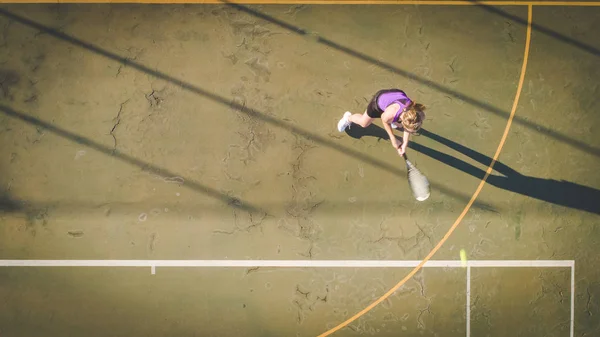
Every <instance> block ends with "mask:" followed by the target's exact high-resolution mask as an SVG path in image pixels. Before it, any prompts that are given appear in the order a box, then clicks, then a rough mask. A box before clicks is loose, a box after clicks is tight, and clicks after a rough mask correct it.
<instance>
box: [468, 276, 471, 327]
mask: <svg viewBox="0 0 600 337" xmlns="http://www.w3.org/2000/svg"><path fill="white" fill-rule="evenodd" d="M467 337H471V267H470V266H467Z"/></svg>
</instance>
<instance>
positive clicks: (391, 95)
mask: <svg viewBox="0 0 600 337" xmlns="http://www.w3.org/2000/svg"><path fill="white" fill-rule="evenodd" d="M394 103H398V104H399V105H400V109H399V110H398V112H396V115H395V116H394V120H393V121H392V123H396V122H398V120H399V119H400V115H402V112H403V110H404V109H406V107H408V106H409V105H410V103H411V100H410V98H408V96H406V94H405V93H404V91H393V92H386V93H383V94H381V95H379V97H378V98H377V105H378V106H379V109H381V110H385V109H386V108H387V107H388V106H390V105H392V104H394Z"/></svg>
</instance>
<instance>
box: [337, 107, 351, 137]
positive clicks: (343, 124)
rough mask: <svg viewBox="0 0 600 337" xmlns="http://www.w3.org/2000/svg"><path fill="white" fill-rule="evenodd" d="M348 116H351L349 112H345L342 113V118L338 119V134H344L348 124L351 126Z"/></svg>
mask: <svg viewBox="0 0 600 337" xmlns="http://www.w3.org/2000/svg"><path fill="white" fill-rule="evenodd" d="M350 116H352V113H351V112H350V111H346V112H345V113H344V117H342V119H340V121H339V122H338V125H337V128H338V131H339V132H344V130H346V128H347V127H349V126H350V124H352V122H351V121H350Z"/></svg>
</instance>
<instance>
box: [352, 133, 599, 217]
mask: <svg viewBox="0 0 600 337" xmlns="http://www.w3.org/2000/svg"><path fill="white" fill-rule="evenodd" d="M346 133H347V134H348V135H349V136H350V137H352V138H356V139H360V138H362V137H376V138H379V139H381V140H389V137H388V135H387V133H386V132H385V130H384V129H383V128H381V127H379V126H377V125H374V124H371V125H369V126H368V127H366V128H361V127H360V126H358V125H352V127H351V128H350V129H349V130H347V131H346ZM419 133H420V135H421V136H423V137H427V138H429V139H431V140H434V141H436V142H438V143H440V144H443V145H445V146H447V147H448V148H450V149H452V150H455V151H457V152H459V153H462V154H463V155H465V156H468V157H469V158H471V159H473V160H475V161H477V162H479V163H480V164H482V165H485V166H489V165H490V163H491V162H492V158H491V157H489V156H486V155H484V154H482V153H480V152H478V151H475V150H473V149H471V148H468V147H466V146H464V145H462V144H458V143H456V142H454V141H452V140H450V139H448V138H446V137H443V136H440V135H438V134H435V133H433V132H431V131H429V130H426V129H421V130H420V132H419ZM396 138H397V139H399V140H401V138H400V137H396ZM408 147H409V148H411V149H413V150H414V151H417V152H420V153H422V154H424V155H427V156H429V157H431V158H433V159H435V160H438V161H440V162H442V163H444V164H446V165H448V166H450V167H452V168H455V169H457V170H460V171H462V172H464V173H467V174H469V175H471V176H473V177H476V178H478V179H483V177H484V176H485V170H482V169H480V168H478V167H475V166H473V165H471V164H469V163H467V162H465V161H463V160H460V159H458V158H456V157H454V156H451V155H449V154H446V153H443V152H440V151H438V150H435V149H432V148H430V147H428V146H425V145H421V144H419V143H416V142H414V141H411V142H410V143H409V144H408ZM494 171H495V172H497V173H499V174H491V175H490V176H489V177H488V178H487V183H488V184H490V185H492V186H494V187H497V188H501V189H503V190H506V191H511V192H514V193H518V194H521V195H525V196H528V197H531V198H534V199H538V200H541V201H545V202H549V203H552V204H555V205H560V206H564V207H568V208H572V209H577V210H581V211H586V212H589V213H593V214H600V190H598V189H595V188H592V187H589V186H585V185H580V184H577V183H573V182H570V181H566V180H556V179H545V178H538V177H533V176H527V175H523V174H521V173H519V172H517V171H516V170H514V169H512V168H510V167H509V166H507V165H505V164H504V163H502V162H500V161H497V162H496V163H495V164H494Z"/></svg>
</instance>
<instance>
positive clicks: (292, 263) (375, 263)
mask: <svg viewBox="0 0 600 337" xmlns="http://www.w3.org/2000/svg"><path fill="white" fill-rule="evenodd" d="M420 263H421V261H420V260H383V261H382V260H0V267H150V271H151V273H152V275H154V274H156V267H220V268H248V267H275V268H277V267H280V268H286V267H287V268H414V267H416V266H417V265H419V264H420ZM423 267H429V268H464V266H463V262H462V261H461V260H429V261H427V262H426V263H425V264H424V265H423ZM471 267H475V268H486V267H492V268H493V267H498V268H511V267H521V268H532V267H533V268H536V267H541V268H548V267H550V268H552V267H554V268H557V267H562V268H566V267H569V268H571V333H570V336H571V337H573V336H574V322H575V261H574V260H469V261H468V262H467V294H466V297H467V305H466V308H467V309H466V310H467V323H466V324H467V327H466V328H467V337H470V335H471Z"/></svg>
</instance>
